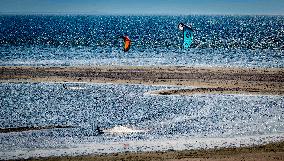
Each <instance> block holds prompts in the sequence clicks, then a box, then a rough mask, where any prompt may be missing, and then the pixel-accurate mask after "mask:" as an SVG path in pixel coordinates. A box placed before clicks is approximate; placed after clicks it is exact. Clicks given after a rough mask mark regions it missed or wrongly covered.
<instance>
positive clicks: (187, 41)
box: [178, 23, 193, 49]
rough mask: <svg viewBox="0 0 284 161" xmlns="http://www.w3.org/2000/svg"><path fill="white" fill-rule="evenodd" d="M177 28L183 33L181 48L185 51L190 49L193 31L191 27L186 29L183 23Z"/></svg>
mask: <svg viewBox="0 0 284 161" xmlns="http://www.w3.org/2000/svg"><path fill="white" fill-rule="evenodd" d="M178 28H179V30H181V31H183V47H184V48H185V49H187V48H189V47H190V45H191V43H192V40H193V30H192V28H191V27H188V26H186V25H185V24H183V23H180V24H179V25H178Z"/></svg>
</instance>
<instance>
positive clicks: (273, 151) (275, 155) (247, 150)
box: [29, 142, 284, 161]
mask: <svg viewBox="0 0 284 161" xmlns="http://www.w3.org/2000/svg"><path fill="white" fill-rule="evenodd" d="M29 160H46V161H59V160H61V161H75V160H84V161H119V160H121V161H122V160H123V161H139V160H140V161H240V160H242V161H281V160H284V142H277V143H269V144H266V145H260V146H254V147H239V148H221V149H201V150H182V151H171V150H170V151H164V152H122V153H113V154H101V155H87V156H76V157H48V158H35V159H29Z"/></svg>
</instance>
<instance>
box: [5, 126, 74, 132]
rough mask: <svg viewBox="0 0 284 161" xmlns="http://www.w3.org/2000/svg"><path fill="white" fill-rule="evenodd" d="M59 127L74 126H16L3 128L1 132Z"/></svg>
mask: <svg viewBox="0 0 284 161" xmlns="http://www.w3.org/2000/svg"><path fill="white" fill-rule="evenodd" d="M58 128H61V129H62V128H73V126H60V125H58V126H35V127H15V128H1V129H0V133H10V132H23V131H30V130H45V129H58Z"/></svg>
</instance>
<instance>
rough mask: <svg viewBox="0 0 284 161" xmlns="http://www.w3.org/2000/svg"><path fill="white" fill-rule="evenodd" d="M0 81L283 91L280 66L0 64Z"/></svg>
mask: <svg viewBox="0 0 284 161" xmlns="http://www.w3.org/2000/svg"><path fill="white" fill-rule="evenodd" d="M0 81H1V82H94V83H129V84H147V85H179V86H191V87H195V88H194V89H181V90H167V91H153V92H150V93H152V94H162V95H170V94H185V95H190V94H200V93H201V94H204V93H210V94H218V93H228V94H265V95H283V94H284V69H282V68H209V67H182V66H173V67H169V66H163V67H140V66H139V67H134V66H98V67H26V66H13V67H12V66H11V67H9V66H2V67H0Z"/></svg>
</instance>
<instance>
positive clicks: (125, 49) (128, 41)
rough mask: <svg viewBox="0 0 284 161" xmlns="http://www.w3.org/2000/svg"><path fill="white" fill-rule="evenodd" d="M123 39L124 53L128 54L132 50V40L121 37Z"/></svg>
mask: <svg viewBox="0 0 284 161" xmlns="http://www.w3.org/2000/svg"><path fill="white" fill-rule="evenodd" d="M121 38H122V39H123V40H124V45H123V51H124V52H127V51H128V50H129V49H130V45H131V40H130V39H129V37H128V36H127V35H125V36H121Z"/></svg>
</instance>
